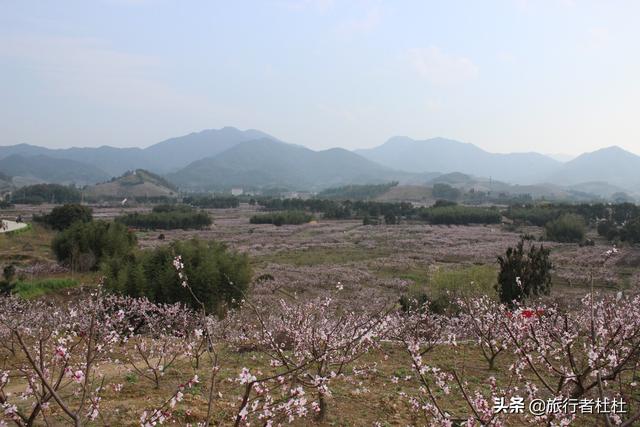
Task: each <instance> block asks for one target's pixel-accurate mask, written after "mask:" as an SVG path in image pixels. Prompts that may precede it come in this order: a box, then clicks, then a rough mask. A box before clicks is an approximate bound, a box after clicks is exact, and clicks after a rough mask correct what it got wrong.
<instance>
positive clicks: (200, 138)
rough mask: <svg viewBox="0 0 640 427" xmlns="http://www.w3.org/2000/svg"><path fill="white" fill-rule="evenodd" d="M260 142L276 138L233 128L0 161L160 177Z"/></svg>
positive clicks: (31, 151) (20, 150) (27, 152)
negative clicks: (142, 144)
mask: <svg viewBox="0 0 640 427" xmlns="http://www.w3.org/2000/svg"><path fill="white" fill-rule="evenodd" d="M257 138H272V139H275V138H273V137H271V136H269V135H267V134H266V133H264V132H260V131H257V130H253V129H249V130H246V131H241V130H238V129H236V128H233V127H225V128H222V129H209V130H203V131H201V132H197V133H191V134H189V135H185V136H181V137H177V138H171V139H168V140H166V141H162V142H159V143H157V144H154V145H151V146H150V147H147V148H144V149H141V148H117V147H110V146H102V147H85V148H79V147H72V148H64V149H50V148H45V147H38V146H35V145H29V144H17V145H10V146H4V147H0V159H2V158H6V157H8V156H11V155H14V154H19V155H23V156H37V155H44V156H48V157H53V158H58V159H69V160H75V161H78V162H82V163H87V164H89V165H92V166H94V167H96V168H98V169H100V170H103V171H105V172H107V174H108V175H110V176H119V175H121V174H123V173H124V172H126V171H128V170H135V169H137V168H143V169H148V170H151V171H154V172H157V173H167V172H171V171H176V170H178V169H180V168H182V167H184V166H186V165H188V164H189V163H191V162H193V161H195V160H200V159H203V158H205V157H211V156H215V155H216V154H218V153H221V152H222V151H225V150H227V149H229V148H231V147H233V146H235V145H236V144H239V143H240V142H243V141H249V140H252V139H257Z"/></svg>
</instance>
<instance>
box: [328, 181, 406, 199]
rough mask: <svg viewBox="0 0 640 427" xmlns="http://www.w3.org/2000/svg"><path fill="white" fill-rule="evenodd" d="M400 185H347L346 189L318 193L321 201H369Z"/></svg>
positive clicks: (395, 183) (329, 189)
mask: <svg viewBox="0 0 640 427" xmlns="http://www.w3.org/2000/svg"><path fill="white" fill-rule="evenodd" d="M397 185H398V182H397V181H394V182H390V183H387V184H365V185H347V186H344V187H336V188H328V189H326V190H323V191H321V192H320V193H318V198H319V199H334V200H368V199H374V198H376V197H378V196H380V195H381V194H384V193H386V192H387V191H389V190H390V189H391V188H393V187H395V186H397Z"/></svg>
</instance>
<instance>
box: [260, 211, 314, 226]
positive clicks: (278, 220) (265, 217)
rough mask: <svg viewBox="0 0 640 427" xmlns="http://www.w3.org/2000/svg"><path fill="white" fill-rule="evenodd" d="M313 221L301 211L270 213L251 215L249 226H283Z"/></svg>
mask: <svg viewBox="0 0 640 427" xmlns="http://www.w3.org/2000/svg"><path fill="white" fill-rule="evenodd" d="M312 219H313V216H311V215H309V214H307V213H305V212H302V211H286V212H270V213H265V214H257V215H253V216H252V217H251V218H250V219H249V222H250V223H251V224H273V225H276V226H281V225H284V224H293V225H298V224H305V223H307V222H309V221H311V220H312Z"/></svg>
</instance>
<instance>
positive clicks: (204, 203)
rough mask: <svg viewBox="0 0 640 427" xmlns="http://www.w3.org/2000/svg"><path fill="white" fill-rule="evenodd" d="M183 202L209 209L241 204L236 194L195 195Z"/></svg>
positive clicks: (232, 206) (235, 206) (226, 207)
mask: <svg viewBox="0 0 640 427" xmlns="http://www.w3.org/2000/svg"><path fill="white" fill-rule="evenodd" d="M182 202H183V203H186V204H188V205H192V206H197V207H199V208H209V209H229V208H237V207H238V206H240V199H238V198H237V197H234V196H216V197H211V196H200V197H198V196H193V197H185V198H183V199H182ZM254 204H255V202H254Z"/></svg>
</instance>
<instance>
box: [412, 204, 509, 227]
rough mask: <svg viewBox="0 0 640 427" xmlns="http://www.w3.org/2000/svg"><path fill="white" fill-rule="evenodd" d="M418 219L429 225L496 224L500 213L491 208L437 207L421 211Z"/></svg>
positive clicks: (498, 221) (499, 219) (499, 218)
mask: <svg viewBox="0 0 640 427" xmlns="http://www.w3.org/2000/svg"><path fill="white" fill-rule="evenodd" d="M420 218H421V219H422V220H424V221H427V222H429V223H431V224H457V225H465V224H498V223H500V221H501V216H500V212H498V211H497V210H496V209H493V208H478V207H469V206H438V207H432V208H427V209H423V210H422V211H421V212H420Z"/></svg>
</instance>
